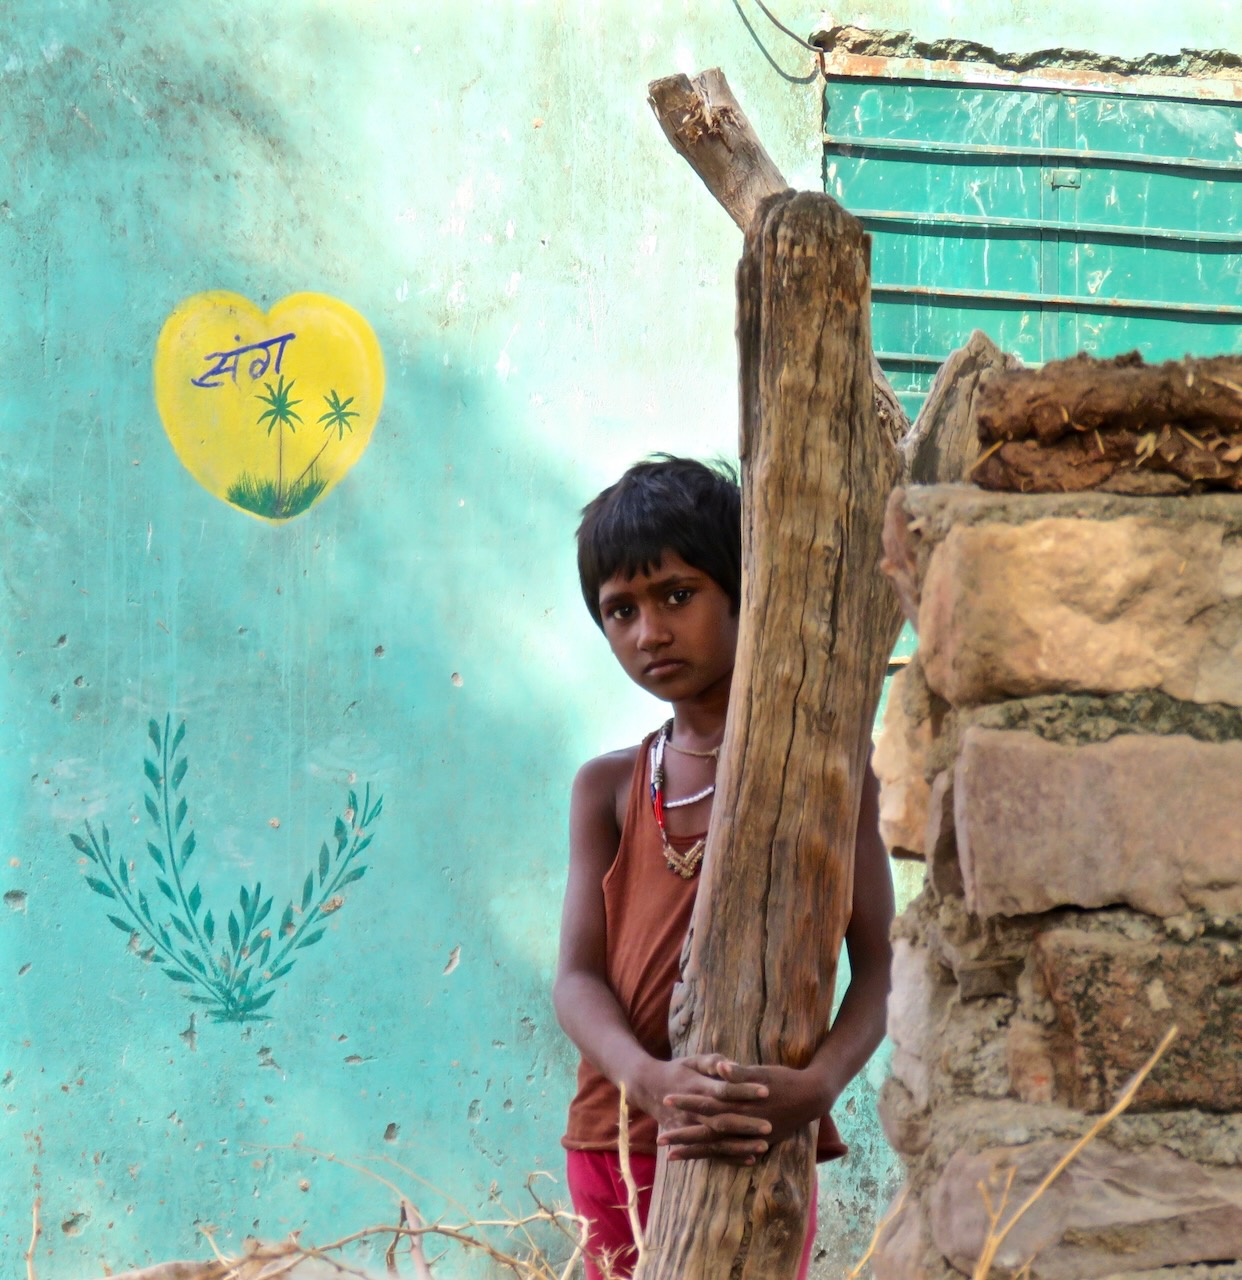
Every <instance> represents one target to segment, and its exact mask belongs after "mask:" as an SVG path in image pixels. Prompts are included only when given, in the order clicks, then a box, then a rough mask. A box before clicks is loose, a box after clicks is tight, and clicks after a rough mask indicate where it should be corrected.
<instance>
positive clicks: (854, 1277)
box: [845, 1187, 907, 1280]
mask: <svg viewBox="0 0 1242 1280" xmlns="http://www.w3.org/2000/svg"><path fill="white" fill-rule="evenodd" d="M906 1191H907V1188H906V1187H902V1189H901V1194H900V1195H899V1196H898V1197H897V1199H896V1200H894V1201H893V1203H892V1204H891V1205H890V1206H889V1207H888V1211H887V1212H886V1213H885V1215H884V1216H883V1217H882V1218H881V1219H880V1220H879V1222H877V1223H876V1224H875V1231H874V1232H873V1233H872V1236H871V1243H870V1244H869V1245H868V1246H867V1252H866V1253H864V1254H863V1256H862V1257H861V1258H859V1259H858V1261H857V1262H856V1263H855V1264H854V1266H853V1269H852V1270H851V1271H850V1273H849V1275H847V1276H846V1277H845V1280H860V1277H861V1276H862V1273H863V1268H864V1267H865V1266H866V1265H867V1263H868V1262H870V1261H871V1255H872V1254H873V1253H875V1251H876V1249H878V1248H879V1247H880V1241H881V1240H882V1239H883V1238H884V1233H885V1231H887V1230H888V1228H889V1227H890V1226H891V1225H892V1224H893V1221H894V1220H895V1219H896V1217H897V1215H898V1214H899V1213H900V1212H901V1207H902V1205H904V1204H905V1202H906Z"/></svg>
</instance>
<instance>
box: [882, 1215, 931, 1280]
mask: <svg viewBox="0 0 1242 1280" xmlns="http://www.w3.org/2000/svg"><path fill="white" fill-rule="evenodd" d="M889 1212H890V1213H892V1210H891V1209H890V1210H889ZM930 1244H931V1238H930V1235H929V1233H928V1230H927V1224H926V1223H925V1222H924V1220H923V1215H922V1213H921V1212H920V1210H919V1207H918V1204H917V1203H910V1204H903V1205H902V1206H901V1208H900V1209H898V1210H897V1212H896V1213H893V1216H892V1217H891V1218H890V1219H889V1220H888V1222H887V1223H885V1224H884V1226H883V1227H882V1229H881V1231H880V1235H879V1238H878V1239H877V1240H876V1246H875V1252H874V1253H873V1254H872V1255H871V1274H872V1276H873V1277H874V1280H934V1277H933V1273H932V1272H931V1271H930V1270H929V1269H928V1266H927V1253H928V1247H929V1246H930ZM941 1274H944V1272H943V1270H942V1271H941Z"/></svg>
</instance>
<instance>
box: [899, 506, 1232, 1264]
mask: <svg viewBox="0 0 1242 1280" xmlns="http://www.w3.org/2000/svg"><path fill="white" fill-rule="evenodd" d="M885 539H886V550H887V554H888V560H889V568H890V571H891V573H892V574H893V577H894V580H895V581H896V582H897V584H898V587H899V590H900V591H901V594H902V597H903V601H904V602H905V604H906V607H907V611H908V613H909V614H910V616H911V618H912V620H914V621H915V623H916V626H917V629H918V633H919V652H918V655H917V656H916V657H915V659H914V661H913V662H912V663H911V665H910V666H909V667H908V668H907V669H906V670H905V671H904V672H903V673H902V675H901V677H900V687H899V688H897V689H895V690H894V692H893V694H892V696H891V697H890V699H889V706H888V711H887V716H886V722H885V726H884V730H883V733H882V735H881V740H880V744H879V746H878V747H877V751H876V767H877V771H878V772H879V773H880V775H881V794H882V801H881V811H882V825H883V829H884V833H885V837H886V839H887V840H888V842H889V845H890V847H891V848H892V849H893V850H894V852H897V853H899V854H900V853H904V854H905V855H907V856H911V857H918V858H925V859H926V865H927V877H926V885H925V888H924V891H923V893H922V894H921V896H920V897H919V898H918V899H917V900H916V901H915V902H914V903H913V904H912V905H911V907H910V908H909V909H908V910H907V911H906V912H905V913H904V914H903V915H902V916H901V917H900V918H899V920H898V923H897V926H896V959H895V968H894V975H893V978H894V981H893V994H892V998H891V1002H890V1007H889V1035H890V1037H891V1039H892V1041H893V1046H894V1051H893V1060H892V1077H891V1079H890V1080H889V1081H888V1082H887V1083H886V1085H885V1087H884V1089H883V1092H882V1095H881V1118H882V1121H883V1123H884V1127H885V1131H886V1133H887V1134H888V1137H889V1140H890V1142H891V1143H892V1144H893V1146H894V1147H895V1148H896V1149H897V1150H898V1152H899V1153H900V1154H901V1157H902V1159H903V1161H904V1163H905V1166H906V1175H907V1181H906V1189H905V1192H904V1199H903V1201H902V1203H901V1207H900V1208H899V1209H898V1210H897V1211H896V1212H895V1214H894V1215H893V1217H892V1218H891V1220H890V1223H889V1226H888V1228H887V1229H886V1231H885V1232H884V1235H883V1237H882V1239H881V1242H880V1244H879V1247H878V1250H877V1253H876V1256H875V1259H874V1275H875V1276H876V1280H948V1278H949V1277H956V1276H960V1275H962V1274H965V1275H970V1274H971V1273H972V1269H973V1268H974V1266H975V1264H976V1261H977V1259H978V1257H979V1253H980V1250H981V1248H982V1246H983V1242H984V1239H985V1237H986V1235H987V1233H988V1229H989V1205H990V1207H991V1210H992V1211H993V1212H995V1211H996V1210H997V1207H998V1206H1000V1205H1001V1203H1002V1200H1003V1201H1004V1206H1005V1207H1004V1209H1003V1210H1002V1211H1001V1213H1000V1214H999V1222H1000V1223H1001V1224H1002V1225H1003V1224H1004V1223H1005V1222H1006V1221H1007V1219H1008V1218H1009V1217H1011V1216H1012V1215H1013V1213H1014V1211H1015V1210H1016V1208H1017V1207H1018V1206H1019V1205H1021V1204H1022V1203H1023V1202H1024V1201H1025V1200H1026V1199H1027V1197H1028V1196H1029V1195H1030V1193H1031V1192H1032V1191H1033V1190H1034V1189H1035V1188H1036V1187H1037V1186H1038V1185H1039V1183H1040V1181H1041V1180H1042V1179H1043V1177H1044V1176H1045V1174H1046V1173H1047V1172H1048V1171H1049V1170H1050V1169H1051V1168H1052V1166H1053V1165H1054V1164H1055V1162H1056V1161H1057V1159H1058V1158H1059V1157H1060V1156H1061V1155H1062V1154H1063V1153H1064V1152H1065V1151H1066V1150H1067V1148H1068V1146H1069V1145H1070V1144H1072V1143H1073V1141H1074V1140H1075V1139H1077V1138H1078V1137H1079V1136H1081V1135H1082V1134H1083V1133H1084V1132H1085V1131H1086V1129H1087V1128H1088V1127H1089V1125H1090V1123H1091V1120H1092V1119H1093V1118H1094V1117H1096V1116H1098V1115H1099V1113H1101V1112H1103V1111H1105V1110H1107V1109H1108V1107H1109V1106H1111V1105H1112V1103H1113V1102H1114V1101H1115V1099H1116V1098H1117V1097H1118V1095H1119V1094H1120V1093H1121V1091H1122V1090H1123V1088H1124V1087H1125V1085H1126V1083H1127V1081H1128V1080H1129V1079H1130V1077H1131V1076H1132V1075H1133V1073H1134V1072H1135V1071H1136V1070H1137V1069H1138V1068H1139V1067H1140V1066H1141V1065H1142V1064H1143V1063H1144V1062H1145V1061H1146V1060H1147V1059H1148V1057H1149V1056H1150V1055H1151V1054H1152V1052H1153V1050H1154V1049H1155V1048H1156V1046H1157V1045H1158V1044H1159V1042H1160V1040H1161V1038H1162V1036H1163V1035H1164V1033H1165V1032H1166V1031H1167V1030H1168V1028H1169V1026H1170V1025H1171V1024H1174V1023H1176V1024H1177V1026H1178V1028H1179V1034H1178V1036H1177V1038H1176V1040H1175V1041H1174V1042H1173V1044H1172V1046H1171V1047H1170V1048H1169V1050H1168V1051H1167V1052H1166V1054H1165V1055H1164V1056H1163V1058H1162V1059H1161V1060H1160V1061H1159V1063H1158V1064H1157V1065H1156V1067H1155V1069H1154V1070H1153V1072H1152V1074H1151V1075H1150V1077H1149V1078H1148V1079H1147V1080H1146V1082H1145V1083H1144V1084H1143V1086H1142V1087H1141V1089H1140V1090H1139V1092H1138V1094H1137V1095H1136V1097H1135V1099H1134V1101H1133V1103H1132V1105H1130V1106H1129V1108H1128V1109H1127V1110H1126V1111H1125V1112H1124V1113H1123V1114H1122V1115H1121V1116H1120V1117H1119V1118H1117V1119H1116V1120H1115V1121H1113V1122H1112V1123H1111V1124H1110V1125H1109V1126H1108V1127H1107V1128H1106V1129H1104V1130H1103V1132H1102V1133H1101V1134H1100V1135H1099V1136H1098V1137H1097V1138H1095V1139H1094V1140H1093V1141H1092V1142H1091V1143H1090V1144H1089V1145H1088V1146H1087V1147H1086V1148H1085V1150H1084V1151H1083V1153H1082V1154H1081V1156H1079V1157H1078V1158H1077V1159H1076V1160H1075V1161H1074V1162H1073V1163H1072V1164H1071V1165H1070V1166H1069V1168H1068V1169H1067V1170H1066V1172H1065V1173H1064V1174H1063V1175H1062V1176H1061V1177H1060V1178H1059V1179H1058V1180H1057V1181H1056V1182H1055V1183H1053V1184H1052V1186H1051V1187H1050V1188H1049V1189H1048V1190H1047V1191H1046V1192H1045V1193H1044V1194H1043V1195H1041V1196H1040V1197H1039V1198H1038V1199H1037V1200H1036V1201H1035V1203H1034V1205H1033V1206H1032V1207H1031V1208H1030V1209H1029V1211H1028V1212H1026V1213H1025V1214H1024V1215H1023V1217H1022V1218H1021V1220H1020V1221H1019V1222H1018V1224H1017V1225H1016V1226H1014V1228H1013V1229H1012V1231H1011V1232H1010V1233H1009V1235H1008V1236H1007V1238H1006V1240H1005V1243H1004V1245H1003V1246H1002V1248H1001V1250H1000V1252H999V1254H998V1255H997V1267H996V1270H995V1271H994V1272H993V1275H1005V1276H1014V1275H1018V1274H1027V1273H1024V1272H1022V1271H1021V1268H1022V1267H1023V1265H1024V1264H1026V1263H1027V1262H1028V1261H1029V1260H1031V1259H1032V1258H1033V1262H1031V1263H1030V1271H1029V1275H1030V1277H1032V1280H1052V1278H1054V1277H1064V1278H1065V1280H1088V1278H1089V1277H1107V1278H1109V1280H1140V1278H1145V1280H1156V1277H1160V1278H1161V1280H1182V1278H1183V1277H1190V1276H1195V1277H1209V1276H1210V1277H1225V1276H1228V1277H1239V1276H1242V1265H1240V1264H1239V1261H1238V1260H1239V1259H1242V1053H1240V1047H1242V1046H1240V1033H1242V498H1238V497H1233V496H1199V497H1182V498H1153V499H1137V498H1122V497H1117V496H1112V495H1108V494H1102V493H1090V494H1077V495H1067V496H1060V495H1040V496H1022V495H1016V494H990V493H984V492H982V491H979V490H975V489H970V488H965V487H957V486H954V487H937V488H925V489H910V490H906V491H899V492H898V493H896V494H895V495H894V497H893V500H892V503H891V505H890V509H889V519H888V526H887V529H886V534H885ZM1006 1188H1007V1191H1006Z"/></svg>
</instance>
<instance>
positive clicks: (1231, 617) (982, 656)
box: [889, 515, 1242, 706]
mask: <svg viewBox="0 0 1242 1280" xmlns="http://www.w3.org/2000/svg"><path fill="white" fill-rule="evenodd" d="M908 525H909V521H908V520H907V525H906V526H903V528H908ZM910 558H911V557H910V555H909V554H907V555H906V556H905V558H904V561H903V563H908V562H909V560H910ZM889 559H890V562H891V561H894V555H893V553H892V552H890V554H889ZM918 632H919V652H920V655H921V658H922V662H923V669H924V672H925V674H926V678H927V683H928V685H929V686H930V687H931V688H932V689H933V690H934V691H935V692H936V693H938V694H939V695H940V696H941V697H943V698H946V699H947V700H948V701H949V702H951V703H952V704H953V705H955V706H970V705H974V704H976V703H981V702H994V701H998V700H1000V699H1003V698H1022V697H1029V696H1032V695H1035V694H1043V693H1058V692H1066V691H1069V692H1095V693H1115V692H1123V691H1126V690H1133V689H1161V690H1163V691H1165V692H1166V693H1169V694H1171V695H1172V696H1173V697H1175V698H1181V699H1184V700H1187V701H1193V702H1224V703H1229V704H1232V705H1234V706H1239V705H1242V542H1239V541H1238V540H1237V539H1236V538H1235V537H1232V536H1228V532H1227V529H1226V527H1225V526H1223V525H1222V524H1220V523H1217V522H1215V521H1210V520H1201V521H1174V520H1170V519H1162V518H1160V517H1159V516H1156V515H1151V516H1141V517H1126V516H1121V517H1117V518H1113V519H1099V520H1089V519H1081V518H1073V517H1068V516H1059V517H1053V518H1048V519H1043V520H1034V521H1031V522H1029V523H1020V524H1003V523H988V524H979V525H972V526H958V527H954V528H952V529H950V530H949V532H948V534H947V536H946V537H945V538H944V540H943V541H942V542H940V543H939V545H937V546H935V548H934V550H932V551H931V554H930V557H929V558H928V559H927V561H926V568H925V571H924V576H923V579H922V583H921V586H920V590H919V605H918Z"/></svg>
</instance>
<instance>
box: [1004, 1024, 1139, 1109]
mask: <svg viewBox="0 0 1242 1280" xmlns="http://www.w3.org/2000/svg"><path fill="white" fill-rule="evenodd" d="M1005 1051H1006V1053H1007V1055H1008V1058H1009V1083H1010V1086H1011V1087H1012V1089H1013V1092H1014V1096H1015V1097H1018V1098H1021V1100H1022V1101H1023V1102H1032V1103H1047V1102H1051V1101H1052V1099H1053V1091H1054V1083H1055V1080H1056V1074H1055V1069H1054V1067H1053V1064H1052V1053H1051V1050H1050V1047H1049V1044H1048V1038H1047V1036H1046V1035H1045V1034H1044V1030H1043V1028H1042V1027H1041V1026H1039V1025H1038V1023H1034V1022H1028V1021H1027V1020H1026V1019H1025V1018H1015V1019H1014V1020H1013V1021H1012V1022H1011V1023H1010V1024H1009V1032H1008V1034H1007V1036H1006V1038H1005ZM1140 1065H1141V1064H1140Z"/></svg>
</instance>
